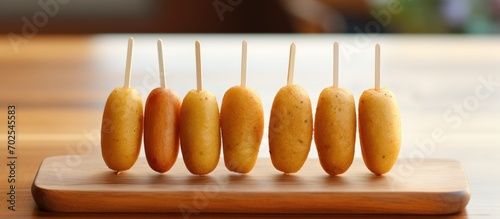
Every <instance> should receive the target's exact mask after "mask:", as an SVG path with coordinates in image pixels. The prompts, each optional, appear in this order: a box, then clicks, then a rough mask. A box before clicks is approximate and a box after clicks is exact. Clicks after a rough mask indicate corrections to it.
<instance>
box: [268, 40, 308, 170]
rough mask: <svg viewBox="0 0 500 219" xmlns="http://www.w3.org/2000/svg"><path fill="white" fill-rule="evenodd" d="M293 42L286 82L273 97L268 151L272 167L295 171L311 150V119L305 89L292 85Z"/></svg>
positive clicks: (302, 163)
mask: <svg viewBox="0 0 500 219" xmlns="http://www.w3.org/2000/svg"><path fill="white" fill-rule="evenodd" d="M294 62H295V44H294V43H292V45H291V46H290V61H289V66H288V80H287V85H286V86H284V87H282V88H281V89H280V90H279V91H278V93H277V94H276V96H275V97H274V101H273V105H272V108H271V118H270V120H269V152H270V154H271V161H272V163H273V165H274V167H275V168H276V169H277V170H279V171H282V172H284V173H295V172H297V171H299V170H300V168H301V167H302V166H303V165H304V163H305V161H306V159H307V156H308V154H309V150H310V149H311V141H312V131H313V124H312V123H313V121H312V109H311V101H310V99H309V95H308V94H307V91H306V90H304V89H303V88H302V87H300V86H299V85H294V84H293V73H294Z"/></svg>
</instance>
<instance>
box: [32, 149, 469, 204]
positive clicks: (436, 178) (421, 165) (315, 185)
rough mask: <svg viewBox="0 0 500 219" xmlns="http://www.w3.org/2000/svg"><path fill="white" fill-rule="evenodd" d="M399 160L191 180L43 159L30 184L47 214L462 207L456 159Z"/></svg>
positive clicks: (177, 172)
mask: <svg viewBox="0 0 500 219" xmlns="http://www.w3.org/2000/svg"><path fill="white" fill-rule="evenodd" d="M411 161H412V160H408V159H400V160H399V161H398V162H397V164H396V165H395V166H394V167H393V169H392V170H391V172H390V173H388V174H386V175H383V176H376V175H374V174H372V173H370V172H369V171H368V169H367V168H366V167H365V166H364V163H363V160H362V159H359V158H358V159H355V160H354V163H353V165H352V166H351V168H350V169H349V170H348V171H347V172H346V173H345V174H342V175H340V176H329V175H327V174H326V173H325V172H324V171H323V169H322V168H321V166H320V164H319V161H318V160H317V159H309V160H307V162H306V163H305V165H304V166H303V168H302V169H301V170H300V171H299V172H298V173H296V174H290V175H284V174H282V173H280V172H278V171H277V170H275V169H274V167H273V166H272V164H271V161H270V159H268V158H267V159H266V158H260V159H259V160H258V161H257V165H256V166H255V168H254V169H253V170H252V171H251V172H250V173H249V174H246V175H242V174H236V173H231V172H229V171H227V170H226V168H225V166H224V164H223V162H222V159H221V163H219V166H218V167H217V169H215V171H214V172H212V173H211V174H209V175H206V176H196V175H192V174H190V173H189V172H188V170H187V169H186V168H185V167H184V163H183V161H182V159H179V160H178V161H177V163H176V164H175V165H174V167H173V168H172V169H171V170H170V171H168V172H167V173H165V174H159V173H156V172H154V171H153V170H151V169H150V168H149V166H148V164H147V162H146V160H145V158H140V159H139V160H138V161H137V163H136V164H135V166H134V167H133V168H132V169H131V170H129V171H126V172H123V173H120V174H119V175H117V174H116V173H115V172H113V171H111V170H109V169H108V168H107V167H106V165H105V164H104V162H103V161H102V159H101V158H100V157H96V158H93V159H85V160H80V159H79V158H77V157H75V156H58V157H49V158H46V159H45V160H44V161H43V162H42V164H41V166H40V169H39V170H38V174H37V176H36V177H35V180H34V181H33V185H32V194H33V198H34V199H35V201H36V203H37V204H38V206H39V207H40V208H42V209H45V210H48V211H55V212H180V213H183V214H194V213H200V212H241V213H261V212H267V213H356V214H451V213H456V212H459V211H461V210H463V209H464V208H465V206H466V205H467V203H468V202H469V198H470V190H469V185H468V182H467V178H466V175H465V172H464V170H463V168H462V166H461V164H460V163H459V162H458V161H453V160H443V159H424V160H415V162H411Z"/></svg>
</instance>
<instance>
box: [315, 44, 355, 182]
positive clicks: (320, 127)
mask: <svg viewBox="0 0 500 219" xmlns="http://www.w3.org/2000/svg"><path fill="white" fill-rule="evenodd" d="M338 51H339V49H338V43H337V42H335V43H334V54H335V55H334V80H333V81H334V82H333V86H331V87H327V88H325V89H323V91H322V92H321V94H320V96H319V99H318V106H317V108H316V116H315V118H314V119H315V120H314V142H315V143H316V148H317V150H318V157H319V161H320V163H321V166H322V167H323V169H324V170H325V171H326V172H327V173H328V174H330V175H337V174H342V173H344V172H345V171H347V169H349V167H350V166H351V164H352V161H353V159H354V145H355V143H356V107H355V103H354V97H353V96H352V94H351V93H350V92H349V91H347V90H345V89H343V88H339V87H338Z"/></svg>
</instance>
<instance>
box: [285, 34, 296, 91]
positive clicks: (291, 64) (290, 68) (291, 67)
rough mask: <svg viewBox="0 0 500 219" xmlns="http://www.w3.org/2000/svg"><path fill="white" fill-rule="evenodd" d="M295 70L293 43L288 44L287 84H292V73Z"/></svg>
mask: <svg viewBox="0 0 500 219" xmlns="http://www.w3.org/2000/svg"><path fill="white" fill-rule="evenodd" d="M294 71H295V43H292V45H290V58H289V60H288V79H287V83H286V84H287V85H292V84H293V73H294Z"/></svg>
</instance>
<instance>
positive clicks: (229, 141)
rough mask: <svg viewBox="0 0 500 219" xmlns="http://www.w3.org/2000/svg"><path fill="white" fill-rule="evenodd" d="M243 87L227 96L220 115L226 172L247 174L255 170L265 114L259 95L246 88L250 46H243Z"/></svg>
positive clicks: (245, 43) (229, 92) (228, 92)
mask: <svg viewBox="0 0 500 219" xmlns="http://www.w3.org/2000/svg"><path fill="white" fill-rule="evenodd" d="M242 47H243V48H242V60H241V61H242V62H241V86H234V87H231V88H230V89H229V90H227V91H226V93H225V94H224V98H223V99H222V106H221V111H220V122H221V131H222V145H223V149H224V150H223V152H224V163H225V165H226V168H227V169H228V170H230V171H233V172H238V173H248V172H250V171H251V170H252V168H253V167H254V166H255V162H256V161H257V156H258V155H259V148H260V143H261V141H262V135H263V133H264V110H263V109H262V103H261V100H260V97H259V94H258V93H257V92H256V91H255V90H253V89H251V88H248V87H247V86H246V57H247V54H246V50H247V42H246V41H243V43H242Z"/></svg>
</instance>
